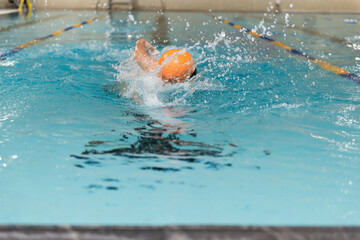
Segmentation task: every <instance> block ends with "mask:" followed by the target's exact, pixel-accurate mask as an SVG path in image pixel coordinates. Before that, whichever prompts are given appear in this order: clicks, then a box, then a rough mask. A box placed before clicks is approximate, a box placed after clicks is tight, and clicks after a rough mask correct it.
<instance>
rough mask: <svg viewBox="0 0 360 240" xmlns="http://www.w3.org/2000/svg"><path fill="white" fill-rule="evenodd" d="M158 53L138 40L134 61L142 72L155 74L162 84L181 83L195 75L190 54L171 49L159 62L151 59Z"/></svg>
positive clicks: (194, 67) (144, 41)
mask: <svg viewBox="0 0 360 240" xmlns="http://www.w3.org/2000/svg"><path fill="white" fill-rule="evenodd" d="M158 53H159V52H158V51H157V50H156V49H155V48H154V47H153V46H152V45H151V44H150V43H149V42H148V41H146V40H145V39H140V40H139V41H137V43H136V47H135V52H134V59H135V61H136V62H137V63H138V64H139V65H140V66H141V68H142V69H143V70H144V71H146V72H149V73H155V74H157V76H158V77H159V78H161V79H162V81H163V83H183V82H185V81H186V80H188V79H190V78H192V77H194V76H195V75H196V74H197V70H196V65H195V61H194V59H193V58H192V56H191V55H190V53H188V52H186V51H184V50H181V49H171V50H168V51H166V52H165V53H164V54H163V55H162V56H161V58H160V60H159V61H158V60H156V59H155V58H154V57H153V56H154V55H157V54H158Z"/></svg>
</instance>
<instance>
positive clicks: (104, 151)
mask: <svg viewBox="0 0 360 240" xmlns="http://www.w3.org/2000/svg"><path fill="white" fill-rule="evenodd" d="M166 110H168V111H171V110H172V109H171V108H166ZM124 115H125V116H126V117H128V116H129V115H130V116H131V117H133V119H134V121H135V122H137V123H139V122H140V123H141V124H140V127H135V128H134V131H133V132H126V133H121V134H120V136H119V137H118V138H117V140H111V141H107V140H99V139H96V140H91V141H89V142H88V143H87V144H86V145H85V147H86V149H85V150H84V151H83V152H82V153H81V155H71V157H73V158H75V159H77V160H81V161H82V162H81V163H76V164H75V166H76V167H79V168H85V166H86V165H87V166H101V164H102V163H101V161H104V160H106V159H107V157H106V156H108V158H111V159H112V160H114V158H115V159H116V160H122V161H127V162H128V163H129V161H130V162H132V161H133V160H134V159H142V160H144V159H149V160H150V159H152V160H153V161H149V162H148V164H151V163H156V161H157V160H159V161H160V159H162V160H163V159H165V160H166V159H168V160H178V161H182V162H184V163H190V164H192V163H202V164H205V166H206V167H207V168H211V169H219V168H222V167H230V166H232V164H231V163H230V162H227V161H226V159H227V158H224V157H231V156H233V155H234V154H235V153H236V151H235V150H234V151H230V152H228V151H224V148H223V147H224V146H225V145H227V146H230V148H237V146H236V145H235V144H231V143H223V144H207V143H203V142H200V141H190V140H183V139H182V138H196V137H197V134H196V132H195V131H194V130H187V129H186V127H185V125H186V123H184V122H180V123H178V124H175V125H174V124H173V123H172V124H166V123H163V122H160V121H159V120H156V119H154V118H152V117H150V116H149V115H147V114H143V113H136V112H131V111H126V112H124ZM225 152H227V153H225ZM219 158H222V159H221V162H220V163H219V162H218V161H215V159H219ZM135 163H136V162H135ZM140 169H141V170H153V171H165V172H168V171H170V172H177V171H180V170H181V169H192V166H186V167H181V168H172V167H171V168H164V167H158V166H150V165H146V166H143V167H141V168H140Z"/></svg>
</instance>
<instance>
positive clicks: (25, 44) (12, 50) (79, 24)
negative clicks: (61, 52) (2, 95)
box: [0, 16, 101, 61]
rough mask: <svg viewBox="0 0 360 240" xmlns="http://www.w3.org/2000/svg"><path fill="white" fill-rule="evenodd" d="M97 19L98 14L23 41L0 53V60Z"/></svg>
mask: <svg viewBox="0 0 360 240" xmlns="http://www.w3.org/2000/svg"><path fill="white" fill-rule="evenodd" d="M99 19H101V17H100V16H99V17H95V18H91V19H88V20H86V21H84V22H81V23H78V24H75V25H72V26H71V27H67V28H65V29H62V30H59V31H57V32H54V33H52V34H50V35H47V36H45V37H42V38H38V39H35V40H31V41H29V42H26V43H24V44H21V45H19V46H17V47H15V48H13V49H11V50H10V51H8V52H5V53H3V54H1V55H0V61H4V60H5V59H7V58H8V57H10V56H12V55H14V54H15V53H17V52H19V51H21V50H23V49H25V48H27V47H30V46H32V45H34V44H36V43H39V42H42V41H44V40H46V39H48V38H51V37H55V36H57V35H59V34H61V33H64V32H67V31H69V30H71V29H74V28H77V27H81V26H83V25H85V24H88V23H91V22H94V21H95V20H99Z"/></svg>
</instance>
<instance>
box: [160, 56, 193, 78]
mask: <svg viewBox="0 0 360 240" xmlns="http://www.w3.org/2000/svg"><path fill="white" fill-rule="evenodd" d="M159 63H160V74H161V78H162V79H163V80H164V81H166V82H170V83H178V82H184V81H185V80H186V79H188V78H191V77H193V76H194V75H195V74H196V66H195V61H194V59H193V58H192V56H191V55H190V53H188V52H186V51H183V50H181V49H172V50H168V51H166V52H165V53H164V54H163V55H162V56H161V58H160V62H159Z"/></svg>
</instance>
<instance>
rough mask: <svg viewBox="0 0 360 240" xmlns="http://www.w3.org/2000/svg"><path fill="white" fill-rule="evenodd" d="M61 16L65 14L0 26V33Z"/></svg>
mask: <svg viewBox="0 0 360 240" xmlns="http://www.w3.org/2000/svg"><path fill="white" fill-rule="evenodd" d="M63 16H65V15H58V16H52V17H48V18H43V19H36V20H31V21H28V22H24V23H18V24H14V25H11V26H7V27H2V28H0V33H2V32H7V31H10V30H12V29H16V28H20V27H24V26H28V25H33V24H36V23H40V22H45V21H49V20H53V19H56V18H59V17H63Z"/></svg>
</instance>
